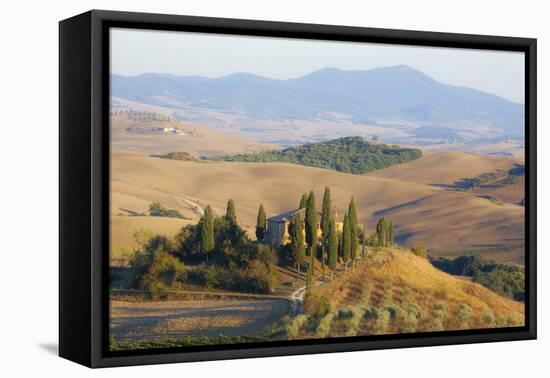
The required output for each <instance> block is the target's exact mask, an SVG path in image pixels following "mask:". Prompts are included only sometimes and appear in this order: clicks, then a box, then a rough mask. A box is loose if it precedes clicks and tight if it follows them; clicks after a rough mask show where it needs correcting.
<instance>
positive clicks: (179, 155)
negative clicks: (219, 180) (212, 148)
mask: <svg viewBox="0 0 550 378" xmlns="http://www.w3.org/2000/svg"><path fill="white" fill-rule="evenodd" d="M160 158H161V159H169V160H182V161H197V159H196V158H195V157H194V156H193V155H191V154H190V153H189V152H168V153H167V154H165V155H161V156H160Z"/></svg>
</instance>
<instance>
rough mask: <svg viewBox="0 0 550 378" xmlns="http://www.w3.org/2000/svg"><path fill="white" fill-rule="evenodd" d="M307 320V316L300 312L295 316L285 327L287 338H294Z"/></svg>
mask: <svg viewBox="0 0 550 378" xmlns="http://www.w3.org/2000/svg"><path fill="white" fill-rule="evenodd" d="M307 321H308V316H307V315H304V314H300V315H298V316H296V317H295V318H294V319H293V320H292V321H291V322H290V324H289V325H288V326H287V328H286V334H287V337H288V339H289V340H294V339H296V338H298V336H299V335H300V330H301V329H302V328H303V327H304V326H305V324H306V323H307Z"/></svg>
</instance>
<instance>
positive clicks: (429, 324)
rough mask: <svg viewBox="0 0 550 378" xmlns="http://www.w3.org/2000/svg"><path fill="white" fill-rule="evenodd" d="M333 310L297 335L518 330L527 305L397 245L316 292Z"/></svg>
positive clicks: (303, 326)
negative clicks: (452, 273) (443, 269)
mask: <svg viewBox="0 0 550 378" xmlns="http://www.w3.org/2000/svg"><path fill="white" fill-rule="evenodd" d="M312 294H313V295H316V296H324V297H326V298H328V300H329V302H330V305H331V310H332V311H331V312H330V313H328V314H327V315H326V316H324V317H323V318H321V319H318V318H317V319H316V318H315V317H312V316H310V317H307V319H304V318H302V319H301V321H300V323H301V324H298V326H299V327H298V328H299V331H298V335H299V336H298V337H300V338H302V337H319V336H332V337H338V336H355V335H372V334H382V333H383V334H387V333H390V334H391V333H408V332H424V331H438V330H458V329H475V328H491V327H505V326H518V325H523V324H524V311H525V309H524V304H523V303H521V302H517V301H514V300H511V299H508V298H504V297H502V296H499V295H498V294H495V293H494V292H492V291H491V290H489V289H486V288H484V287H483V286H481V285H479V284H476V283H473V282H469V281H467V280H465V279H462V278H458V277H454V276H451V275H449V274H447V273H444V272H442V271H440V270H438V269H436V268H434V267H433V266H432V265H431V264H430V263H429V262H428V261H427V260H426V259H424V258H421V257H417V256H415V255H413V254H412V253H410V252H409V251H407V250H403V249H401V248H399V247H394V248H391V249H382V250H380V251H378V252H370V253H369V257H368V258H367V259H366V260H361V261H360V262H359V263H358V264H357V266H356V268H355V269H354V270H353V271H350V272H348V273H347V274H343V275H340V276H338V277H337V278H336V279H335V280H334V281H330V282H327V283H325V284H323V285H320V286H318V287H316V288H314V289H313V292H312Z"/></svg>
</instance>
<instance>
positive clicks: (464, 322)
mask: <svg viewBox="0 0 550 378" xmlns="http://www.w3.org/2000/svg"><path fill="white" fill-rule="evenodd" d="M457 317H458V321H459V325H460V328H462V329H467V328H468V327H469V326H470V320H471V319H472V309H471V307H470V306H468V305H467V304H465V303H462V304H460V306H458V311H457Z"/></svg>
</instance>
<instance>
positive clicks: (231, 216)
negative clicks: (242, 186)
mask: <svg viewBox="0 0 550 378" xmlns="http://www.w3.org/2000/svg"><path fill="white" fill-rule="evenodd" d="M225 217H226V218H227V220H230V221H232V222H236V221H237V212H236V210H235V203H234V202H233V200H232V199H230V200H229V201H227V210H226V211H225Z"/></svg>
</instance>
